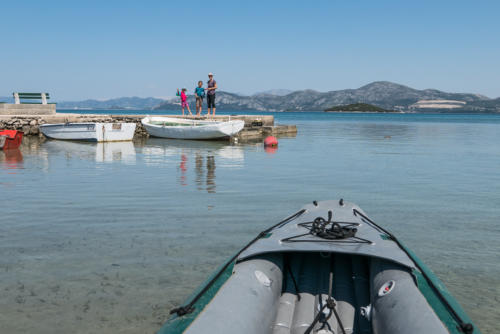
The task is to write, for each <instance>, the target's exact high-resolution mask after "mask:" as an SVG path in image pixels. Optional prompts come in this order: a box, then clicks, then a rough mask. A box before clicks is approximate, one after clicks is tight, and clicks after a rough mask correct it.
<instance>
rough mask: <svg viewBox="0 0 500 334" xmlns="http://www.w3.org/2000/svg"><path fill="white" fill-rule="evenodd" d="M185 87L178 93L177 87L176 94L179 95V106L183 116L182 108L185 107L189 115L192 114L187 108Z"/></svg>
mask: <svg viewBox="0 0 500 334" xmlns="http://www.w3.org/2000/svg"><path fill="white" fill-rule="evenodd" d="M186 91H187V89H186V88H182V90H181V92H180V93H179V88H177V96H180V97H181V106H182V116H184V108H186V107H187V110H188V112H189V115H193V114H192V113H191V109H189V104H188V102H187V95H186Z"/></svg>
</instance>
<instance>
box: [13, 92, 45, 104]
mask: <svg viewBox="0 0 500 334" xmlns="http://www.w3.org/2000/svg"><path fill="white" fill-rule="evenodd" d="M12 96H14V101H15V102H14V103H15V104H21V100H42V102H23V103H34V104H40V103H41V104H47V100H48V99H50V96H49V93H12Z"/></svg>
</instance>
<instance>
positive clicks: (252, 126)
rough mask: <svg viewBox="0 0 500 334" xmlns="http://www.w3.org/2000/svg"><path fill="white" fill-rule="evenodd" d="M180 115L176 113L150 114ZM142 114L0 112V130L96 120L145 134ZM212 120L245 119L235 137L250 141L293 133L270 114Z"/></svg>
mask: <svg viewBox="0 0 500 334" xmlns="http://www.w3.org/2000/svg"><path fill="white" fill-rule="evenodd" d="M154 116H165V117H175V118H182V116H177V115H154ZM144 117H145V115H99V114H72V113H71V114H70V113H54V114H47V115H33V114H31V115H5V114H0V129H14V130H19V131H23V132H24V134H25V136H34V135H41V134H40V130H39V126H40V125H41V124H46V123H69V122H72V123H82V122H99V123H118V122H127V123H136V124H137V127H136V130H135V136H134V137H147V136H148V133H147V132H146V130H145V129H144V127H143V126H142V123H141V119H142V118H144ZM184 118H190V119H206V118H205V117H196V116H184ZM215 119H216V120H220V121H227V120H229V119H231V120H235V119H239V120H243V121H245V128H244V129H243V131H241V132H240V133H239V134H238V136H237V137H236V140H252V139H259V138H262V137H263V136H267V135H273V136H280V135H287V136H290V135H292V136H293V135H295V134H296V133H297V127H296V126H295V125H275V124H274V116H272V115H234V116H228V115H216V116H215Z"/></svg>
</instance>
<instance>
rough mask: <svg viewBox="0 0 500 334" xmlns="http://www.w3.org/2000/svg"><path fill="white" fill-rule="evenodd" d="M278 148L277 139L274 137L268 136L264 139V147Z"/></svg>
mask: <svg viewBox="0 0 500 334" xmlns="http://www.w3.org/2000/svg"><path fill="white" fill-rule="evenodd" d="M276 146H278V139H276V137H274V136H268V137H266V139H264V147H276Z"/></svg>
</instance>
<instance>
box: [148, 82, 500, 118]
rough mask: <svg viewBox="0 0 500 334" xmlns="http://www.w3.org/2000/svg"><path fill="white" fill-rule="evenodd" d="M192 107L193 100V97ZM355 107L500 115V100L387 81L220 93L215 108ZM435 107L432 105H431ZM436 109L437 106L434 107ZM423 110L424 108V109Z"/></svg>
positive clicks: (165, 106)
mask: <svg viewBox="0 0 500 334" xmlns="http://www.w3.org/2000/svg"><path fill="white" fill-rule="evenodd" d="M422 100H431V101H441V100H452V101H460V102H465V103H460V104H459V105H458V107H452V108H449V105H446V106H445V108H442V109H441V108H440V107H439V105H440V103H437V106H438V108H436V109H433V108H427V106H429V104H418V102H419V101H422ZM189 101H191V103H193V102H194V98H193V97H192V96H191V97H190V100H189ZM353 103H368V104H373V105H376V106H379V107H381V108H383V109H388V110H398V111H407V112H429V111H434V112H500V100H499V99H489V98H487V97H485V96H482V95H479V94H462V93H447V92H442V91H439V90H436V89H424V90H417V89H413V88H410V87H406V86H403V85H399V84H395V83H392V82H387V81H377V82H373V83H371V84H368V85H365V86H363V87H360V88H357V89H343V90H337V91H331V92H318V91H314V90H301V91H295V92H292V93H290V94H287V95H285V96H276V95H270V94H257V95H252V96H242V95H238V94H232V93H227V92H217V101H216V105H217V108H218V109H219V110H235V111H237V110H242V111H243V110H260V111H314V110H316V111H322V110H325V109H327V108H330V107H331V106H338V105H348V104H353ZM430 105H432V104H430ZM434 105H436V104H435V103H434ZM422 106H423V107H424V108H421V107H422ZM178 107H179V106H178V99H170V100H167V101H165V102H163V103H162V104H160V105H159V106H157V107H155V108H154V109H159V110H171V109H172V108H178Z"/></svg>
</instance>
